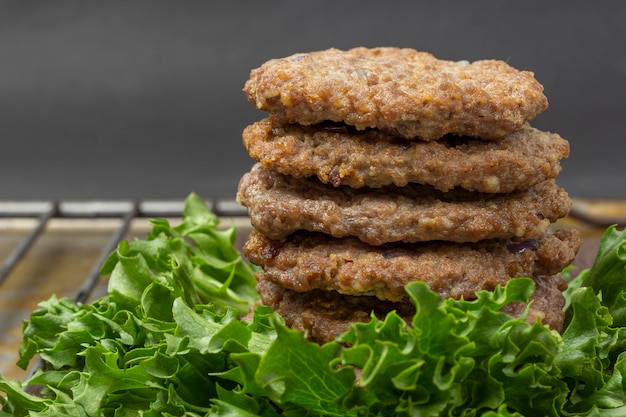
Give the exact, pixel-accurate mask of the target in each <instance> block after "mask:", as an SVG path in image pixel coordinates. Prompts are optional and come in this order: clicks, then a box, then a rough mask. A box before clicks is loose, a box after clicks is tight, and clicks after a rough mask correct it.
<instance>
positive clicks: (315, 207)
mask: <svg viewBox="0 0 626 417" xmlns="http://www.w3.org/2000/svg"><path fill="white" fill-rule="evenodd" d="M244 91H245V92H246V95H247V97H248V99H249V100H250V101H251V102H252V103H254V104H255V105H256V106H257V108H259V109H261V110H264V111H266V112H268V118H266V119H264V120H261V121H259V122H257V123H254V124H252V125H250V126H248V127H247V128H246V129H245V130H244V133H243V141H244V145H245V146H246V149H247V151H248V153H249V154H250V156H251V157H252V158H254V159H255V160H256V161H258V162H257V163H256V164H255V165H254V166H253V167H252V169H251V170H250V172H248V173H246V174H245V175H244V176H243V178H242V179H241V181H240V184H239V189H238V193H237V199H238V201H239V202H240V203H241V204H242V205H243V206H245V207H247V209H248V212H249V215H250V219H251V222H252V225H253V227H254V230H253V231H252V233H251V235H250V237H249V239H248V241H247V243H246V244H245V247H244V254H245V256H246V257H247V258H248V259H249V260H250V261H251V262H252V263H254V264H256V265H258V266H259V267H260V268H259V271H258V272H257V275H256V276H257V280H258V286H257V289H258V291H259V293H260V295H261V301H262V302H263V303H264V304H267V305H270V306H271V307H273V308H274V309H275V310H276V311H278V313H280V314H281V315H282V316H283V317H284V318H285V321H286V323H287V324H288V325H289V326H291V327H293V328H296V329H301V330H304V331H305V332H306V333H307V335H308V337H309V338H310V339H312V340H315V341H318V342H325V341H328V340H332V339H333V338H334V337H335V336H336V335H338V334H339V333H341V332H344V331H345V330H347V328H348V327H349V326H350V325H351V324H352V323H353V322H355V321H367V320H369V319H370V317H371V313H372V312H374V313H375V314H376V315H379V316H384V315H385V314H386V313H388V312H389V311H392V310H395V311H397V312H398V313H399V314H400V315H402V316H404V317H407V318H409V317H412V314H413V313H414V306H413V305H412V303H411V302H410V300H409V299H408V296H407V293H406V291H405V286H406V285H407V284H408V283H409V282H412V281H418V280H419V281H423V282H426V283H427V284H428V285H429V286H430V288H431V289H432V290H434V291H436V292H437V293H439V294H440V295H441V297H453V298H457V299H458V298H464V299H473V298H475V293H476V292H477V291H479V290H492V289H493V288H494V287H495V286H496V285H503V284H505V283H506V282H507V281H508V280H510V279H511V278H514V277H532V278H533V279H534V280H535V283H536V291H535V293H534V294H533V296H532V297H531V301H532V303H531V307H530V313H529V314H528V316H527V320H530V321H535V320H541V321H542V322H543V323H545V324H547V325H549V326H551V327H552V328H554V329H556V330H560V329H561V328H562V324H563V311H562V308H563V304H564V298H563V296H562V291H563V290H564V289H565V287H566V283H565V281H564V280H563V278H562V277H561V276H560V275H559V272H560V271H561V270H562V269H563V268H564V267H565V266H567V265H569V264H570V263H571V262H572V261H573V260H574V257H575V255H576V252H577V250H578V248H579V246H580V237H579V235H578V233H577V232H576V231H574V230H565V229H562V228H557V229H556V230H555V231H551V230H549V228H550V225H551V224H552V223H553V222H555V221H556V220H558V219H560V218H562V217H565V216H566V215H567V214H568V212H569V210H570V206H571V201H570V199H569V197H568V195H567V193H566V192H565V191H564V190H563V189H561V188H559V187H558V186H557V184H556V183H555V178H556V177H557V175H558V174H559V172H560V171H561V166H560V160H561V159H562V158H565V157H567V156H568V153H569V144H568V142H567V141H566V140H564V139H563V138H561V137H560V136H559V135H557V134H554V133H547V132H542V131H539V130H537V129H535V128H533V127H531V126H530V125H529V123H528V122H529V121H530V120H531V119H533V118H534V117H535V116H536V115H537V114H539V113H540V112H542V111H543V110H545V109H546V108H547V105H548V104H547V100H546V97H545V96H544V94H543V87H542V86H541V84H539V83H538V82H537V81H536V80H535V78H534V76H533V74H532V73H531V72H527V71H519V70H516V69H514V68H512V67H510V66H509V65H508V64H506V63H504V62H502V61H496V60H484V61H477V62H473V63H469V62H465V61H461V62H453V61H445V60H440V59H437V58H435V57H434V56H432V55H431V54H428V53H424V52H418V51H415V50H412V49H399V48H374V49H368V48H355V49H351V50H347V51H340V50H337V49H329V50H325V51H318V52H312V53H306V54H297V55H293V56H290V57H286V58H282V59H274V60H270V61H268V62H266V63H265V64H263V65H262V66H261V67H260V68H257V69H255V70H253V71H252V72H251V75H250V79H249V80H248V81H247V82H246V85H245V88H244ZM526 307H527V306H526V305H525V304H523V303H516V304H512V305H509V306H507V307H506V308H507V312H509V313H510V314H512V315H519V314H521V313H522V311H524V310H525V309H526Z"/></svg>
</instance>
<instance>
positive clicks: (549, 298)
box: [257, 275, 567, 343]
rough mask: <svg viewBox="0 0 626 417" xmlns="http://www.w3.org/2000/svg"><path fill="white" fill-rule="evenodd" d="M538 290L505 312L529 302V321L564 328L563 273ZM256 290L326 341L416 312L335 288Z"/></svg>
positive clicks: (263, 286)
mask: <svg viewBox="0 0 626 417" xmlns="http://www.w3.org/2000/svg"><path fill="white" fill-rule="evenodd" d="M535 284H536V290H535V292H534V293H533V295H532V296H531V297H530V300H529V301H530V304H526V303H523V302H513V303H511V304H508V305H506V306H504V307H503V309H502V311H503V312H505V313H507V314H509V315H511V316H513V317H519V316H521V315H522V313H524V312H525V310H526V308H527V307H528V306H529V305H530V307H529V311H528V315H527V316H526V321H528V322H529V323H534V322H535V321H537V320H539V321H541V322H542V323H543V324H546V325H548V326H550V328H552V329H554V330H556V331H561V330H562V327H563V320H564V313H563V306H564V305H565V298H564V297H563V294H562V291H563V290H564V289H565V286H566V285H567V284H566V283H565V281H564V279H563V278H562V277H561V276H560V275H553V276H542V277H537V278H535ZM257 291H258V292H259V294H260V296H261V300H262V302H263V304H265V305H268V306H270V307H272V308H273V309H274V310H276V311H277V312H278V313H279V314H280V315H281V316H282V317H283V318H284V319H285V323H286V324H287V325H288V326H289V327H292V328H294V329H297V330H302V331H304V332H305V333H306V335H307V337H308V338H309V339H310V340H313V341H316V342H318V343H326V342H330V341H332V340H334V339H335V338H336V337H337V336H339V335H340V334H342V333H345V332H346V331H348V329H349V327H350V326H351V325H352V324H353V323H357V322H369V321H370V319H371V314H372V313H374V314H375V315H376V316H377V317H378V318H379V319H384V317H385V316H386V315H387V314H388V313H389V312H391V311H396V312H397V313H398V315H400V317H402V318H404V319H405V320H406V321H407V322H409V323H410V321H411V319H412V317H413V315H414V314H415V307H414V305H413V304H412V303H392V302H389V301H381V300H379V299H377V298H376V297H367V296H360V297H359V296H346V295H342V294H339V293H337V292H334V291H324V290H313V291H310V292H307V293H298V292H296V291H293V290H290V289H286V288H283V287H281V286H280V285H277V284H275V283H273V282H271V281H265V280H261V281H260V282H259V283H258V285H257Z"/></svg>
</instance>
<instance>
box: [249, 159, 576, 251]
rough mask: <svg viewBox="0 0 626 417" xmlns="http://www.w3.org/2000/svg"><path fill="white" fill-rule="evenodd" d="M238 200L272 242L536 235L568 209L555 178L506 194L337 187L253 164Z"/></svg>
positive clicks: (463, 239)
mask: <svg viewBox="0 0 626 417" xmlns="http://www.w3.org/2000/svg"><path fill="white" fill-rule="evenodd" d="M237 200H238V201H239V203H241V204H242V205H243V206H246V207H247V208H248V213H249V215H250V220H251V222H252V225H253V226H254V227H255V228H256V229H257V230H259V231H261V232H262V233H263V234H265V235H266V236H269V237H271V238H273V239H281V238H284V237H285V236H288V235H289V234H291V233H293V232H295V231H297V230H309V231H316V232H323V233H327V234H330V235H332V236H334V237H345V236H356V237H358V238H359V239H361V240H362V241H363V242H366V243H369V244H371V245H380V244H383V243H387V242H395V241H404V242H417V241H428V240H447V241H454V242H476V241H479V240H483V239H493V238H511V237H520V238H524V237H535V236H538V235H540V234H542V233H544V232H545V231H546V230H547V229H548V227H549V225H550V223H551V222H554V221H556V220H558V219H560V218H562V217H565V216H566V215H567V214H568V213H569V210H570V206H571V200H570V198H569V196H568V195H567V193H566V192H565V190H563V189H562V188H560V187H558V186H557V185H556V184H555V182H554V180H547V181H545V182H543V183H540V184H537V185H535V186H533V187H532V188H529V189H528V190H519V191H516V192H513V193H507V194H484V193H476V192H470V191H466V190H463V189H455V190H451V191H448V192H445V193H444V192H440V191H436V190H434V189H433V188H432V187H430V186H425V185H420V184H409V185H407V186H404V187H394V186H388V187H382V188H358V189H354V188H351V187H347V186H343V187H337V188H336V187H333V186H331V185H328V184H322V183H321V182H319V181H318V180H317V179H315V178H295V177H291V176H286V175H281V174H278V173H276V172H274V171H270V170H267V169H265V168H263V167H262V166H261V164H260V163H257V164H255V165H254V166H253V167H252V169H251V171H250V172H249V173H246V174H244V176H243V177H242V178H241V180H240V183H239V188H238V193H237Z"/></svg>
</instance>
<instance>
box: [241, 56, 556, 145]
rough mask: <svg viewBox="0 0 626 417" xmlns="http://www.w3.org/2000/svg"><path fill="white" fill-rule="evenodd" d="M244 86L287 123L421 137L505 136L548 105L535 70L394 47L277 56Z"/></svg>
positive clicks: (255, 100)
mask: <svg viewBox="0 0 626 417" xmlns="http://www.w3.org/2000/svg"><path fill="white" fill-rule="evenodd" d="M244 91H245V92H246V95H247V97H248V100H249V101H251V102H252V103H254V104H255V105H256V106H257V108H259V109H261V110H265V111H268V112H269V113H270V117H272V118H273V119H274V120H277V121H280V122H285V123H299V124H303V125H309V124H315V123H319V122H322V121H326V120H330V121H335V122H344V123H346V124H349V125H351V126H355V127H356V128H357V129H359V130H361V129H366V128H378V129H383V130H387V131H391V132H393V133H394V134H397V135H399V136H402V137H404V138H408V139H421V140H435V139H439V138H441V137H442V136H444V135H445V134H448V133H454V134H458V135H468V136H474V137H480V138H483V139H500V138H503V137H504V136H506V135H507V134H509V133H511V132H513V131H514V130H516V129H518V128H519V127H520V126H522V125H523V124H524V123H525V122H526V121H529V120H531V119H532V118H534V117H535V116H536V115H537V114H539V113H540V112H541V111H543V110H545V109H546V108H547V107H548V101H547V99H546V97H545V96H544V94H543V86H542V85H541V84H540V83H539V82H538V81H537V80H536V79H535V78H534V75H533V73H532V72H529V71H519V70H517V69H515V68H513V67H511V66H509V65H508V64H507V63H505V62H503V61H497V60H483V61H476V62H473V63H469V62H467V61H458V62H455V61H446V60H440V59H437V58H435V57H434V56H433V55H431V54H429V53H425V52H418V51H415V50H413V49H408V48H406V49H400V48H393V47H387V48H373V49H368V48H362V47H360V48H354V49H351V50H348V51H340V50H338V49H328V50H325V51H318V52H311V53H307V54H296V55H292V56H289V57H286V58H281V59H272V60H270V61H268V62H266V63H264V64H263V65H262V66H261V67H260V68H257V69H255V70H253V71H251V73H250V78H249V80H248V81H247V82H246V84H245V87H244Z"/></svg>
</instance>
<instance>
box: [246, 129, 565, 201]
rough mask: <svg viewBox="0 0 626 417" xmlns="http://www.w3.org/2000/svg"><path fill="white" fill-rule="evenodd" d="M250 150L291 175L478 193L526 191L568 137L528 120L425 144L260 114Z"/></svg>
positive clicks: (546, 172)
mask: <svg viewBox="0 0 626 417" xmlns="http://www.w3.org/2000/svg"><path fill="white" fill-rule="evenodd" d="M243 143H244V145H245V147H246V149H247V151H248V153H249V155H250V156H251V157H252V158H254V159H256V160H257V161H259V162H261V163H262V164H263V166H264V167H265V168H267V169H269V170H272V171H276V172H279V173H281V174H285V175H290V176H294V177H309V176H317V178H318V179H319V180H320V181H321V182H323V183H326V184H332V185H333V186H336V187H337V186H340V185H347V186H350V187H353V188H360V187H373V188H378V187H383V186H386V185H391V184H393V185H396V186H398V187H402V186H405V185H407V184H409V183H411V182H418V183H425V184H430V185H432V186H433V187H435V188H436V189H438V190H441V191H449V190H451V189H453V188H455V187H462V188H465V189H467V190H471V191H480V192H485V193H507V192H511V191H514V190H517V189H525V188H528V187H530V186H533V185H535V184H538V183H540V182H543V181H545V180H547V179H550V178H555V177H556V176H557V175H558V174H559V173H560V172H561V165H560V160H561V159H562V158H565V157H567V156H568V155H569V143H568V142H567V141H566V140H565V139H563V138H561V137H560V136H559V135H557V134H555V133H547V132H542V131H540V130H537V129H534V128H532V127H530V126H528V125H524V126H522V127H521V128H520V129H519V130H516V131H515V132H513V133H511V134H510V135H508V136H506V137H505V138H504V139H502V140H499V141H484V140H481V139H475V138H469V137H458V136H452V135H448V136H446V137H444V138H442V139H440V140H437V141H431V142H421V141H407V140H403V139H399V138H397V137H393V136H391V135H389V134H387V133H385V132H382V131H380V130H375V129H369V130H364V131H356V130H354V129H351V128H349V127H348V126H346V125H338V124H324V125H321V126H320V125H315V126H301V125H280V124H275V123H272V122H271V121H270V119H269V118H266V119H263V120H261V121H259V122H257V123H254V124H252V125H250V126H248V127H246V128H245V130H244V132H243Z"/></svg>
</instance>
